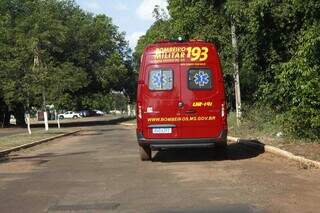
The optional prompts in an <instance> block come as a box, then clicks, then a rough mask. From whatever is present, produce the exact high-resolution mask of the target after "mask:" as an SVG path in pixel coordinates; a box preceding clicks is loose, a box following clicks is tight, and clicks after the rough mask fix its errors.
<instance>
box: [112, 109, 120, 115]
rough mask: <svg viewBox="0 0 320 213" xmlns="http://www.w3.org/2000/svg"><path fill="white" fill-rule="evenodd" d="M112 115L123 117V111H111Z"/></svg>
mask: <svg viewBox="0 0 320 213" xmlns="http://www.w3.org/2000/svg"><path fill="white" fill-rule="evenodd" d="M110 113H111V114H115V115H121V114H122V113H121V111H120V110H111V111H110Z"/></svg>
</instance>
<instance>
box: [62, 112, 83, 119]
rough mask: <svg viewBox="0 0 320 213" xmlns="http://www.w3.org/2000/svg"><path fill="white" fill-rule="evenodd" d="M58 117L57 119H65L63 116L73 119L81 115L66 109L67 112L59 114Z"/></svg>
mask: <svg viewBox="0 0 320 213" xmlns="http://www.w3.org/2000/svg"><path fill="white" fill-rule="evenodd" d="M58 117H59V119H65V118H73V119H75V118H81V115H80V113H78V112H73V111H67V112H65V113H63V114H59V115H58Z"/></svg>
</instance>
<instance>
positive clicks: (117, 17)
mask: <svg viewBox="0 0 320 213" xmlns="http://www.w3.org/2000/svg"><path fill="white" fill-rule="evenodd" d="M76 3H77V4H79V5H80V7H81V8H82V9H84V10H86V11H88V12H91V13H94V14H106V15H107V16H109V17H111V18H112V21H113V23H114V24H115V25H117V26H118V27H119V31H121V32H125V33H126V39H127V40H128V41H129V45H130V47H131V48H132V49H134V47H135V46H136V43H137V41H138V39H139V37H140V36H141V35H144V34H145V32H146V31H147V30H148V28H149V27H150V26H151V25H152V23H153V22H154V18H153V16H152V11H153V9H154V7H155V5H159V6H160V7H161V8H163V9H166V7H167V5H168V3H167V0H76Z"/></svg>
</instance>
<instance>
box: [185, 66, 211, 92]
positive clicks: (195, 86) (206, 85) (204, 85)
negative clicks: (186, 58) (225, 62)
mask: <svg viewBox="0 0 320 213" xmlns="http://www.w3.org/2000/svg"><path fill="white" fill-rule="evenodd" d="M188 87H189V89H190V90H209V89H211V88H212V71H211V70H210V69H198V68H192V69H189V71H188Z"/></svg>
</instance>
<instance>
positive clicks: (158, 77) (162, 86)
mask: <svg viewBox="0 0 320 213" xmlns="http://www.w3.org/2000/svg"><path fill="white" fill-rule="evenodd" d="M149 89H150V90H153V91H161V90H172V89H173V70H172V69H154V70H150V71H149Z"/></svg>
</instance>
